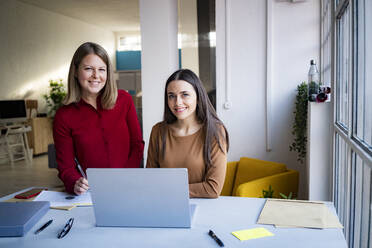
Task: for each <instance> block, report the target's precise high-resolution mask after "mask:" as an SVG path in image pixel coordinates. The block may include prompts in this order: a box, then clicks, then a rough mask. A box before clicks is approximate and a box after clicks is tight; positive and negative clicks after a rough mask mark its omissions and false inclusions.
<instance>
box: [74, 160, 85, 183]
mask: <svg viewBox="0 0 372 248" xmlns="http://www.w3.org/2000/svg"><path fill="white" fill-rule="evenodd" d="M75 162H76V166H77V167H78V169H79V171H80V174H81V175H82V176H83V177H84V178H85V179H87V176H86V175H85V173H84V171H83V169H82V168H81V165H80V164H79V161H78V160H77V158H75Z"/></svg>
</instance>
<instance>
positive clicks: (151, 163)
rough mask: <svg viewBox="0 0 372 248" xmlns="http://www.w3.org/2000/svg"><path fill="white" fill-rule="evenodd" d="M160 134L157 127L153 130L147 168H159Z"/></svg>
mask: <svg viewBox="0 0 372 248" xmlns="http://www.w3.org/2000/svg"><path fill="white" fill-rule="evenodd" d="M159 138H160V134H159V132H158V128H157V126H154V127H153V128H152V130H151V134H150V141H149V147H148V150H147V161H146V168H159V167H160V165H159V161H158V158H159V149H158V147H159V142H158V139H159Z"/></svg>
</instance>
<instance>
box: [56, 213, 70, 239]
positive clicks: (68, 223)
mask: <svg viewBox="0 0 372 248" xmlns="http://www.w3.org/2000/svg"><path fill="white" fill-rule="evenodd" d="M73 223H74V218H70V219H69V220H68V221H67V223H66V225H65V227H64V228H63V229H62V231H61V232H60V233H58V236H57V237H58V238H59V239H61V238H63V237H64V236H66V234H67V233H68V232H69V231H70V229H71V227H72V224H73Z"/></svg>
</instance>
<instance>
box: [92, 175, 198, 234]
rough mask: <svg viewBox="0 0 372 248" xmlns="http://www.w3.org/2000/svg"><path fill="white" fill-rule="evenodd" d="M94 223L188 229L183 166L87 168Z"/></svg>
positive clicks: (189, 217)
mask: <svg viewBox="0 0 372 248" xmlns="http://www.w3.org/2000/svg"><path fill="white" fill-rule="evenodd" d="M87 175H88V181H89V186H90V191H91V192H90V193H91V197H92V202H93V208H94V214H95V218H96V225H97V226H113V227H115V226H116V227H181V228H190V227H191V220H192V217H193V215H194V213H195V209H196V205H195V204H191V205H190V204H189V185H188V174H187V169H185V168H148V169H144V168H127V169H126V168H89V169H87Z"/></svg>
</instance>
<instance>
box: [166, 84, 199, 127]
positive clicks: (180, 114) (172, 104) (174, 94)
mask: <svg viewBox="0 0 372 248" xmlns="http://www.w3.org/2000/svg"><path fill="white" fill-rule="evenodd" d="M167 96H168V107H169V109H170V110H171V111H172V113H173V114H174V116H176V118H177V120H186V119H190V118H193V119H194V118H196V112H195V111H196V106H197V97H196V92H195V90H194V87H193V86H192V85H191V84H189V83H188V82H186V81H183V80H174V81H172V82H170V83H169V84H168V87H167Z"/></svg>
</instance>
